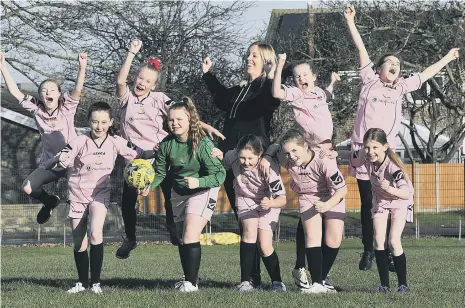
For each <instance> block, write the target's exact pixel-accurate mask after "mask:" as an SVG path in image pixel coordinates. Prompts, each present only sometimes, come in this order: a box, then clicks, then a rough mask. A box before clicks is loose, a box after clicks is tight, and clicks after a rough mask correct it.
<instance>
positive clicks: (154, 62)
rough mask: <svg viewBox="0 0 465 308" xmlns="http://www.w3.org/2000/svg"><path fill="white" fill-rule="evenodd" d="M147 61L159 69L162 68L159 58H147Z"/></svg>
mask: <svg viewBox="0 0 465 308" xmlns="http://www.w3.org/2000/svg"><path fill="white" fill-rule="evenodd" d="M145 62H147V63H148V64H150V65H152V66H153V67H155V69H156V70H157V71H159V70H160V69H161V62H160V60H159V59H157V58H151V59H145Z"/></svg>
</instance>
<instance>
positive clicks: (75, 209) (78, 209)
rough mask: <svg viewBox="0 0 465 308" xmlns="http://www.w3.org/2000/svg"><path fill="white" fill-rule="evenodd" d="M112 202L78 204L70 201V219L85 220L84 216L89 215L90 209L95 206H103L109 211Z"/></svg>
mask: <svg viewBox="0 0 465 308" xmlns="http://www.w3.org/2000/svg"><path fill="white" fill-rule="evenodd" d="M109 203H110V200H108V201H107V200H105V202H101V201H96V200H94V201H92V202H88V203H82V202H76V201H71V200H69V201H68V205H69V209H68V217H69V218H83V217H84V216H88V215H89V208H91V207H94V206H101V207H104V208H105V209H108V206H109Z"/></svg>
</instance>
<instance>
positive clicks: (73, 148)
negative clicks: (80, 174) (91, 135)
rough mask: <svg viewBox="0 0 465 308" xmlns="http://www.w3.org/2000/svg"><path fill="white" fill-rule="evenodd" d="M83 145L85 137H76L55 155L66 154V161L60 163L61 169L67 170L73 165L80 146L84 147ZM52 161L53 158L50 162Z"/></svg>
mask: <svg viewBox="0 0 465 308" xmlns="http://www.w3.org/2000/svg"><path fill="white" fill-rule="evenodd" d="M84 143H85V137H84V136H83V137H81V136H79V137H76V138H74V139H73V140H71V141H70V142H69V143H68V144H67V145H66V146H65V147H64V148H63V150H61V151H60V153H58V154H57V155H59V154H61V153H65V152H67V153H68V159H67V160H65V161H64V162H62V163H60V166H62V167H63V168H68V167H71V166H72V165H74V160H75V159H76V157H77V156H78V154H79V152H80V150H81V148H82V146H83V145H84ZM55 157H56V156H55ZM53 159H54V158H51V159H50V160H53ZM50 160H49V161H50ZM46 164H47V163H46Z"/></svg>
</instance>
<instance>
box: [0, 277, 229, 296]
mask: <svg viewBox="0 0 465 308" xmlns="http://www.w3.org/2000/svg"><path fill="white" fill-rule="evenodd" d="M178 281H179V280H175V279H138V278H120V277H115V278H110V279H102V281H101V284H102V286H105V287H115V288H119V289H128V290H134V289H171V290H172V289H173V288H174V285H175V284H176V282H178ZM1 283H2V293H3V292H8V291H11V289H12V285H14V284H34V285H39V286H46V287H53V288H59V289H66V288H71V287H72V286H73V285H74V284H75V283H76V280H73V279H41V278H24V277H11V278H3V279H1ZM199 285H200V287H203V288H231V287H232V286H233V285H232V284H231V283H227V282H221V281H214V280H209V279H207V280H201V281H200V283H199Z"/></svg>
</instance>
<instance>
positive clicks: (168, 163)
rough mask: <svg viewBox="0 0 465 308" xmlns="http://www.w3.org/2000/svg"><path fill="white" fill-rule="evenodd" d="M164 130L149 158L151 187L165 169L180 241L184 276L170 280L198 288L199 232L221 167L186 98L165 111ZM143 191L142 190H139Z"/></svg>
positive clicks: (222, 172)
mask: <svg viewBox="0 0 465 308" xmlns="http://www.w3.org/2000/svg"><path fill="white" fill-rule="evenodd" d="M168 128H169V130H170V135H169V136H167V137H166V138H165V139H163V141H162V142H161V143H160V146H159V149H158V152H157V156H156V159H155V164H156V165H155V174H156V176H155V181H154V182H153V183H152V185H151V187H150V189H154V188H155V187H157V186H158V185H160V183H161V182H162V181H163V180H164V179H165V177H166V175H167V173H168V171H169V172H171V175H172V177H171V182H172V184H171V185H172V190H171V203H172V206H173V217H174V222H175V223H176V229H177V231H178V234H179V239H180V242H181V244H180V245H178V250H179V257H180V259H181V265H182V268H183V272H184V277H185V279H184V280H183V281H180V282H179V283H177V284H176V286H175V288H176V289H177V290H179V291H180V292H194V291H198V285H197V278H198V274H199V268H200V260H201V247H200V234H201V232H202V230H203V228H204V227H205V226H206V224H207V222H208V221H209V220H210V219H211V217H212V214H213V212H214V210H215V207H216V202H217V199H218V192H219V190H220V186H221V184H222V183H223V182H224V178H225V176H226V171H225V170H224V168H223V165H222V164H221V161H220V160H219V159H218V158H216V157H214V158H212V157H211V156H210V154H211V152H212V149H213V143H212V142H211V140H210V139H209V138H208V137H206V136H205V133H204V132H203V130H202V127H201V124H200V120H199V116H198V113H197V109H196V108H195V106H194V104H193V103H192V101H191V100H190V99H189V98H184V99H183V102H182V103H176V104H174V105H172V106H171V107H170V108H169V111H168ZM143 194H144V195H147V194H148V189H146V190H144V191H143Z"/></svg>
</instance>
